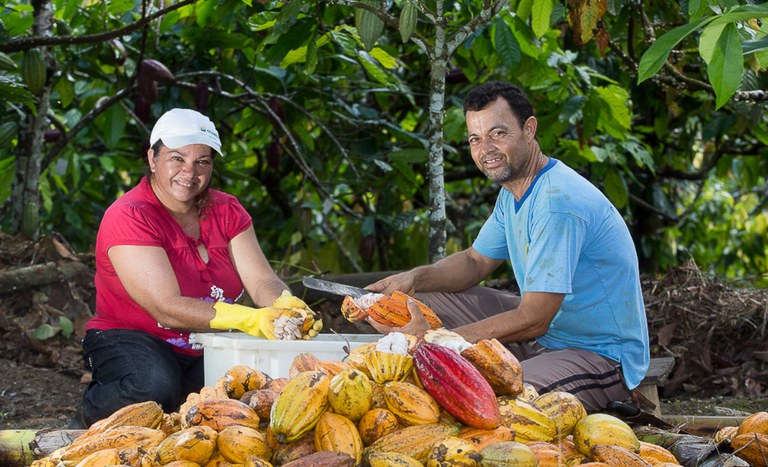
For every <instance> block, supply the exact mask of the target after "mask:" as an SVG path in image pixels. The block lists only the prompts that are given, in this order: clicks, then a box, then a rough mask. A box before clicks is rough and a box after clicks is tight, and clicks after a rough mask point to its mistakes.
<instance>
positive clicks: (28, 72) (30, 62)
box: [21, 49, 48, 94]
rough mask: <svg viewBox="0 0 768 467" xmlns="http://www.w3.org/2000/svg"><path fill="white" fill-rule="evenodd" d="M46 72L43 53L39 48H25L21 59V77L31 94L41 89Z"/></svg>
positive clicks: (43, 85)
mask: <svg viewBox="0 0 768 467" xmlns="http://www.w3.org/2000/svg"><path fill="white" fill-rule="evenodd" d="M47 74H48V70H47V69H46V66H45V60H44V59H43V53H42V52H41V51H40V50H39V49H29V50H25V51H24V56H23V57H22V59H21V77H22V79H23V80H24V84H26V85H27V88H29V91H30V92H31V93H32V94H38V93H39V92H40V91H42V90H43V88H44V87H45V80H46V77H47Z"/></svg>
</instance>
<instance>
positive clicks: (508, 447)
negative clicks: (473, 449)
mask: <svg viewBox="0 0 768 467" xmlns="http://www.w3.org/2000/svg"><path fill="white" fill-rule="evenodd" d="M473 457H474V458H475V459H477V460H478V462H479V463H480V465H482V466H486V465H487V466H494V467H496V466H498V467H502V466H515V467H536V466H538V465H539V458H538V457H536V454H535V453H534V452H533V450H532V449H531V448H529V447H528V446H526V445H525V444H523V443H518V442H517V441H503V442H501V443H494V444H490V445H488V446H486V447H484V448H483V449H481V450H480V451H478V452H477V454H476V455H473Z"/></svg>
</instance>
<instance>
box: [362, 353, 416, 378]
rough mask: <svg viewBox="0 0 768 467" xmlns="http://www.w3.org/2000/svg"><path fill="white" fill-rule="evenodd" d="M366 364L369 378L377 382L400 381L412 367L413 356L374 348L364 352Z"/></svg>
mask: <svg viewBox="0 0 768 467" xmlns="http://www.w3.org/2000/svg"><path fill="white" fill-rule="evenodd" d="M366 365H367V367H368V373H370V375H371V378H372V379H373V380H374V381H375V382H377V383H379V384H384V383H386V382H388V381H402V380H403V379H405V378H406V377H407V376H408V375H409V374H410V372H411V370H412V369H413V357H411V356H410V355H401V354H396V353H391V352H382V351H379V350H374V351H373V352H370V353H368V354H366Z"/></svg>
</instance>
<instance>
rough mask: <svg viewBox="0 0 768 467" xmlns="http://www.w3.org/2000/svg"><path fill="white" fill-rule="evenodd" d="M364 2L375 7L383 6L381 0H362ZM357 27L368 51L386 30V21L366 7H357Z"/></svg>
mask: <svg viewBox="0 0 768 467" xmlns="http://www.w3.org/2000/svg"><path fill="white" fill-rule="evenodd" d="M362 3H365V4H366V5H370V6H372V7H374V8H380V7H381V1H379V0H362ZM355 27H356V28H357V33H358V34H359V35H360V40H361V41H362V43H363V47H364V48H365V50H366V51H370V50H371V49H372V48H373V46H374V44H376V41H377V40H379V37H381V33H383V32H384V21H382V20H381V19H380V18H379V17H378V16H376V13H374V12H372V11H368V10H366V9H364V8H356V9H355Z"/></svg>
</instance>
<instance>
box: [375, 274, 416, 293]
mask: <svg viewBox="0 0 768 467" xmlns="http://www.w3.org/2000/svg"><path fill="white" fill-rule="evenodd" d="M366 289H368V290H370V291H371V292H378V293H383V294H386V295H389V294H391V293H392V292H394V291H395V290H399V291H400V292H403V293H406V294H408V295H413V294H414V293H416V277H415V275H414V273H413V271H405V272H401V273H399V274H394V275H392V276H389V277H385V278H384V279H381V280H380V281H378V282H374V283H373V284H371V285H369V286H367V287H366Z"/></svg>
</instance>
